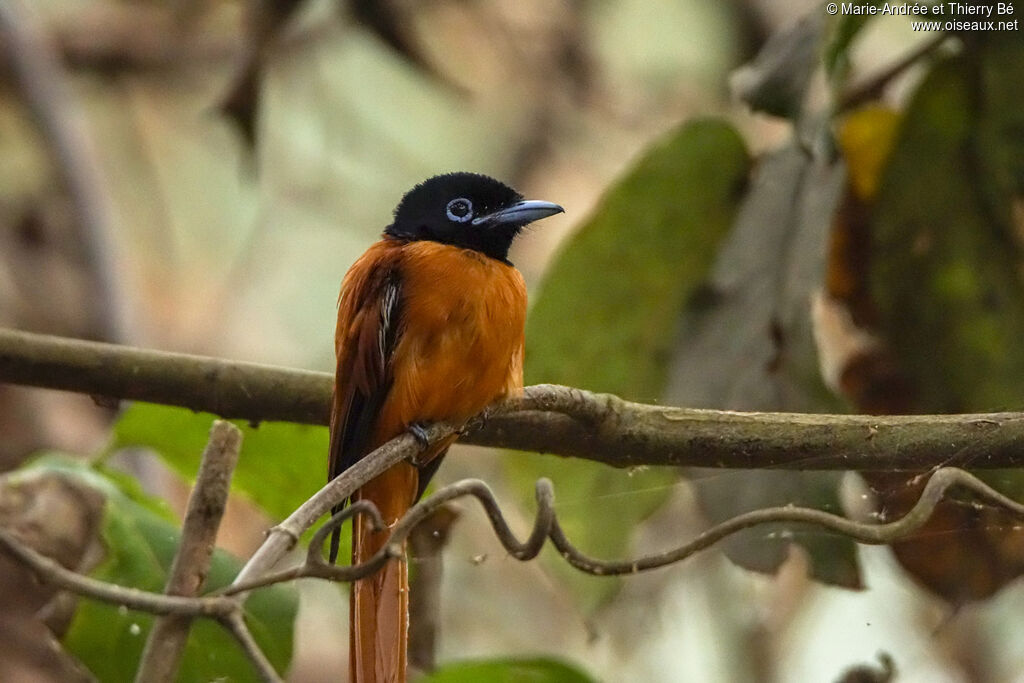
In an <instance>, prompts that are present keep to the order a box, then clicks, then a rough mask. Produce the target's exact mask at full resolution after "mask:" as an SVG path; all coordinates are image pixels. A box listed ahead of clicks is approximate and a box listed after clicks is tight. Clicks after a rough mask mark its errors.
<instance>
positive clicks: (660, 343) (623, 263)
mask: <svg viewBox="0 0 1024 683" xmlns="http://www.w3.org/2000/svg"><path fill="white" fill-rule="evenodd" d="M749 164H750V159H749V157H748V154H747V150H746V147H745V146H744V143H743V141H742V139H741V138H740V136H739V135H738V134H737V133H736V131H735V130H734V129H733V128H732V127H731V126H729V125H728V124H726V123H724V122H721V121H717V120H699V121H694V122H692V123H689V124H687V125H685V126H683V127H681V128H679V129H678V130H676V131H674V132H672V133H671V134H669V135H668V136H667V137H666V138H665V139H663V140H661V141H659V142H658V143H656V144H655V145H654V146H652V147H651V149H650V150H648V152H647V153H646V154H645V155H644V156H643V157H642V158H641V159H640V160H639V161H638V162H637V164H636V165H635V166H634V167H633V169H632V170H631V171H629V172H628V173H627V174H626V176H625V177H624V178H623V179H622V180H621V181H619V182H618V183H617V184H616V185H615V186H614V187H612V188H611V189H610V190H609V191H608V193H607V194H606V195H605V197H604V199H603V200H602V201H601V203H600V205H599V206H598V208H597V209H596V210H595V212H594V215H593V216H592V217H591V218H590V219H589V220H588V221H586V222H585V223H584V225H583V226H582V227H581V228H580V229H579V231H578V232H577V233H576V235H574V236H573V237H572V238H571V239H570V240H569V241H568V243H567V245H566V246H565V248H564V249H563V250H562V252H561V253H560V254H559V256H558V257H557V258H556V260H555V262H554V265H553V266H552V267H551V269H550V270H549V271H548V274H547V276H546V278H545V280H544V283H543V285H542V287H541V291H540V295H539V296H538V297H537V298H536V300H535V303H534V306H533V309H532V310H531V312H530V317H529V319H528V321H527V352H526V364H527V365H526V375H527V379H528V382H530V383H533V382H557V383H563V384H569V385H574V386H580V387H585V388H588V389H592V390H595V391H607V392H612V393H615V394H618V395H620V396H624V397H627V398H631V399H635V400H642V401H656V400H658V399H659V398H660V397H661V395H662V390H663V387H664V383H665V372H666V364H667V360H668V356H669V352H670V350H671V347H672V341H673V339H674V337H675V333H676V326H677V324H678V320H679V317H680V315H681V314H682V311H683V309H684V307H685V304H686V301H687V300H688V298H689V297H690V296H691V295H692V294H693V292H694V291H695V290H696V289H697V288H698V286H699V285H700V283H701V282H702V280H703V279H704V277H705V275H706V272H707V269H708V264H709V263H710V262H711V260H712V257H713V255H714V253H715V251H716V249H717V248H718V244H719V241H720V239H721V238H722V235H724V234H725V232H726V230H727V229H728V226H729V224H730V223H731V221H732V217H733V212H734V210H735V207H736V203H737V201H738V197H739V194H740V192H741V191H742V189H743V186H744V184H745V182H746V178H747V173H748V169H749ZM507 470H508V473H509V475H510V481H511V482H512V483H514V484H515V485H516V486H517V489H518V491H519V492H521V494H522V495H523V504H524V505H525V506H526V507H527V508H528V509H532V505H533V502H532V495H533V494H532V491H533V482H534V481H535V480H536V479H537V478H538V477H542V476H544V477H549V478H551V479H552V480H553V481H554V483H555V487H556V491H557V492H558V500H559V506H558V512H559V516H560V519H561V521H562V523H563V525H564V526H565V529H566V532H567V533H568V534H569V536H570V538H571V539H572V540H573V541H574V542H575V543H577V544H578V545H579V546H580V548H582V549H583V550H585V551H586V552H588V553H592V554H594V555H597V556H601V557H620V556H622V555H623V554H624V552H625V551H626V549H627V541H628V538H629V535H630V533H631V532H632V531H633V529H634V528H635V527H636V524H637V523H638V522H639V521H641V520H642V519H644V518H646V517H647V516H648V515H649V514H650V513H651V512H652V511H653V510H654V509H655V508H656V507H657V506H658V505H660V504H661V503H662V502H663V500H664V499H665V497H666V495H667V493H668V491H669V490H670V489H669V487H670V486H671V485H672V484H673V483H674V482H675V479H676V474H675V473H673V472H670V471H666V470H662V469H654V470H641V471H632V472H626V471H621V470H616V469H612V468H607V467H602V466H597V465H594V464H592V463H585V462H579V461H573V460H567V459H558V458H551V457H541V456H536V455H525V454H524V455H517V456H516V457H514V458H508V459H507ZM553 559H554V562H556V563H557V566H558V567H559V571H561V572H562V573H563V576H565V577H566V579H567V580H569V581H571V585H573V586H574V587H575V588H576V589H578V592H579V593H580V596H581V597H582V598H584V603H585V605H587V606H591V607H592V606H594V605H595V604H596V603H597V602H599V601H600V600H601V599H602V598H604V597H606V596H607V595H609V594H610V592H611V591H613V590H614V588H615V586H616V583H615V582H614V581H613V580H610V579H593V578H590V577H583V576H581V575H580V574H579V573H578V572H574V571H572V570H569V569H566V568H565V565H564V563H563V562H562V561H561V559H560V558H553Z"/></svg>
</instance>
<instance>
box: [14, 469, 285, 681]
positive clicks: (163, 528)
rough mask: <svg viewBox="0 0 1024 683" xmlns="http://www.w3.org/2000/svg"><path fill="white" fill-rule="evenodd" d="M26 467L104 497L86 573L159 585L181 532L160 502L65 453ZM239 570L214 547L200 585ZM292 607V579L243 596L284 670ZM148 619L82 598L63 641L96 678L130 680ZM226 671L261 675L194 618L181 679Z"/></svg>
mask: <svg viewBox="0 0 1024 683" xmlns="http://www.w3.org/2000/svg"><path fill="white" fill-rule="evenodd" d="M23 471H25V472H26V473H28V472H33V471H44V472H57V473H60V474H61V475H63V476H65V477H69V478H71V479H73V480H74V481H76V482H79V483H81V484H84V485H87V486H90V487H93V488H95V489H97V490H98V491H100V492H101V493H102V494H103V495H104V496H105V498H106V509H105V512H104V519H103V527H102V530H101V536H102V543H103V548H104V551H105V556H104V557H103V560H102V561H101V562H100V563H99V564H98V565H97V566H96V567H94V568H93V569H92V570H90V572H89V575H90V576H92V577H93V578H96V579H100V580H103V581H109V582H111V583H114V584H117V585H121V586H129V587H133V588H139V589H141V590H148V591H153V592H157V593H159V592H162V591H163V588H164V585H165V583H166V581H167V572H168V570H169V569H170V566H171V563H172V561H173V559H174V553H175V551H176V549H177V545H178V538H179V534H180V531H179V528H178V525H177V524H176V523H174V522H173V521H171V520H169V519H168V518H167V513H166V506H165V505H164V504H163V503H162V502H160V501H158V500H154V499H152V498H149V497H147V496H145V495H144V494H143V493H142V492H141V491H140V490H139V489H138V488H137V487H136V486H135V485H133V484H132V483H131V482H130V481H129V480H126V479H125V477H124V476H123V475H116V474H111V473H109V472H106V471H105V470H103V469H102V468H97V467H90V466H88V465H85V464H83V463H82V462H81V461H79V460H74V459H71V458H68V457H65V456H59V455H54V456H47V457H43V458H39V459H36V460H35V461H33V462H32V463H30V464H29V465H28V466H26V467H25V468H23ZM239 569H241V564H240V562H239V561H238V560H237V559H235V558H233V557H231V556H229V555H228V554H227V553H225V552H223V551H216V552H215V553H214V556H213V562H212V564H211V567H210V572H209V575H208V577H207V580H206V583H205V584H204V586H203V590H204V591H210V590H215V589H217V588H219V587H222V586H225V585H227V584H228V583H230V582H231V580H232V579H233V578H234V576H235V575H236V574H237V573H238V570H239ZM297 611H298V593H297V591H296V589H295V587H294V586H290V585H281V586H274V587H271V588H266V589H260V590H258V591H256V592H254V593H253V594H252V596H251V597H250V599H249V600H248V601H247V602H246V615H245V616H246V622H247V623H248V624H249V627H250V628H251V629H252V632H253V636H254V637H255V638H256V640H257V642H258V643H259V644H260V647H262V648H263V650H264V652H265V653H266V654H267V657H268V658H269V659H270V661H271V662H272V663H273V664H274V666H275V667H276V668H277V669H278V670H279V671H285V670H287V668H288V664H289V662H290V661H291V656H292V635H293V632H292V630H293V624H294V621H295V615H296V613H297ZM152 623H153V617H152V615H148V614H143V613H138V612H133V611H130V610H127V609H125V608H123V607H117V606H114V605H109V604H106V603H101V602H97V601H93V600H87V599H82V600H80V601H79V605H78V607H77V609H76V610H75V613H74V618H73V619H72V621H71V624H70V626H69V627H68V630H67V632H66V633H65V635H64V638H63V643H64V646H65V647H66V648H67V649H68V650H69V651H70V652H71V653H72V654H74V655H75V656H76V657H77V658H78V659H79V660H81V662H82V663H83V664H85V666H86V667H88V669H89V671H90V672H92V673H93V674H94V675H95V676H96V677H97V678H98V679H99V680H102V681H128V680H132V678H133V677H134V675H135V670H136V668H137V667H138V662H139V658H140V657H141V655H142V648H143V645H144V644H145V642H146V636H147V634H148V631H149V628H150V627H151V625H152ZM224 677H227V678H229V679H230V680H234V681H249V680H258V676H257V675H256V671H255V670H254V669H253V668H252V665H251V664H250V662H249V660H248V659H247V657H246V656H245V654H244V653H243V652H242V650H241V649H240V648H239V646H238V644H237V642H236V641H235V640H234V638H233V637H232V636H231V635H230V634H228V633H227V631H225V630H224V629H223V628H222V627H221V626H220V625H219V624H216V623H214V622H213V621H211V620H209V619H197V620H196V621H195V623H194V625H193V627H192V631H191V633H190V635H189V639H188V642H187V644H186V648H185V654H184V656H183V658H182V662H181V671H180V673H179V676H178V680H181V681H201V680H203V681H205V680H214V679H222V678H224Z"/></svg>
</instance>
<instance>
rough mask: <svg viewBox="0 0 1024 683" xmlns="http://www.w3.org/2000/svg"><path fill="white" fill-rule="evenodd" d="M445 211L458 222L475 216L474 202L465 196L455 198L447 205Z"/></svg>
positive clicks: (463, 221)
mask: <svg viewBox="0 0 1024 683" xmlns="http://www.w3.org/2000/svg"><path fill="white" fill-rule="evenodd" d="M445 213H447V214H448V218H450V219H451V220H453V221H455V222H456V223H465V222H466V221H468V220H469V219H471V218H472V217H473V202H471V201H469V200H468V199H465V198H464V197H459V198H458V199H453V200H451V201H450V202H448V206H447V207H445Z"/></svg>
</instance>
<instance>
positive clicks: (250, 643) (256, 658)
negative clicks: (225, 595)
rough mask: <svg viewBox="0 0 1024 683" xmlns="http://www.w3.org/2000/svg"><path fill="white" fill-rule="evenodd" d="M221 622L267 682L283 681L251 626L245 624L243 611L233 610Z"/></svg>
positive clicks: (277, 682) (279, 682) (278, 682)
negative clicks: (261, 647)
mask: <svg viewBox="0 0 1024 683" xmlns="http://www.w3.org/2000/svg"><path fill="white" fill-rule="evenodd" d="M220 623H221V624H222V625H223V626H224V628H226V629H227V630H228V633H230V634H231V635H233V636H234V637H235V640H237V641H238V644H239V645H241V646H242V650H243V651H244V652H245V654H246V656H247V657H248V658H249V661H250V662H252V665H253V666H254V667H256V671H257V673H259V676H260V678H261V679H262V680H263V681H265V683H281V682H282V681H283V680H284V679H282V678H281V677H280V676H279V675H278V674H277V671H276V670H275V669H274V665H273V664H271V663H270V660H269V659H267V656H266V654H264V652H263V650H262V649H260V646H259V644H258V643H257V642H256V639H255V638H253V637H252V632H251V631H250V630H249V627H248V626H247V625H246V624H245V619H244V618H243V617H242V614H241V612H239V611H234V612H231V613H229V614H227V615H225V616H223V617H221V619H220Z"/></svg>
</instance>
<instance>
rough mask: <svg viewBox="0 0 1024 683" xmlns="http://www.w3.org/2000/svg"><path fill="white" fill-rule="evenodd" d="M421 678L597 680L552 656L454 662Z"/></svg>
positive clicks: (549, 682)
mask: <svg viewBox="0 0 1024 683" xmlns="http://www.w3.org/2000/svg"><path fill="white" fill-rule="evenodd" d="M419 680H420V681H422V683H478V682H479V681H488V683H594V679H592V678H590V677H589V676H587V675H586V674H585V673H583V672H582V671H580V670H579V669H577V668H575V667H572V666H569V665H568V664H566V663H564V662H561V661H558V660H557V659H548V658H535V659H491V660H481V661H467V662H453V663H451V664H445V665H444V666H442V667H440V668H439V669H438V670H437V671H435V672H433V673H432V674H429V675H427V676H425V677H423V678H421V679H419Z"/></svg>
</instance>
